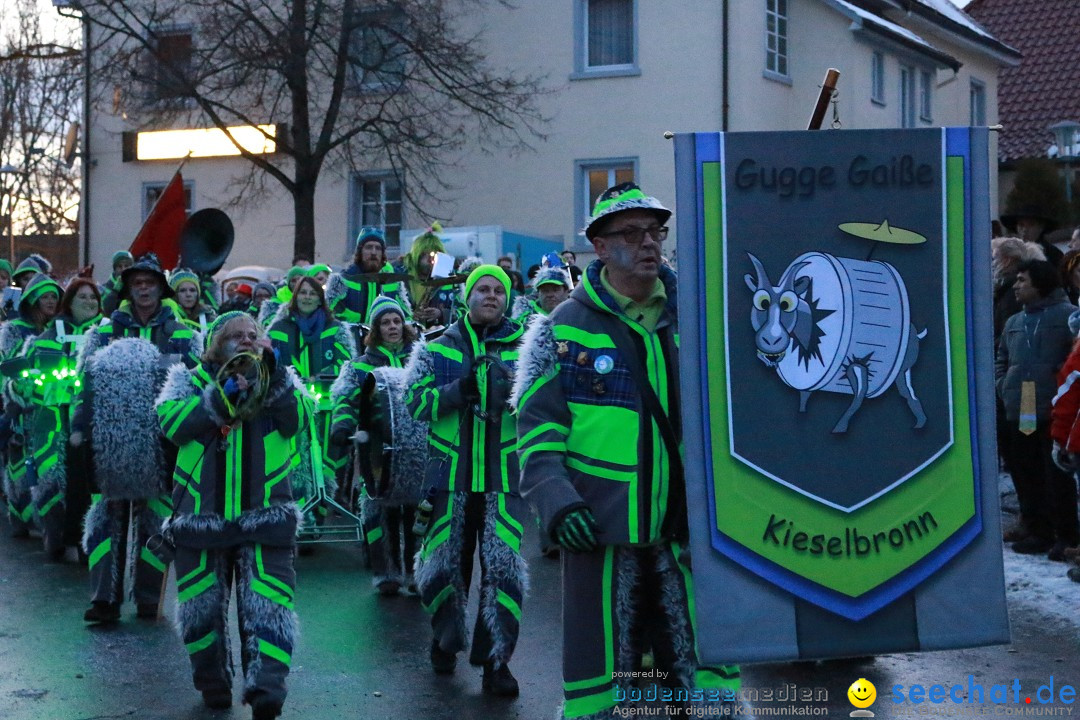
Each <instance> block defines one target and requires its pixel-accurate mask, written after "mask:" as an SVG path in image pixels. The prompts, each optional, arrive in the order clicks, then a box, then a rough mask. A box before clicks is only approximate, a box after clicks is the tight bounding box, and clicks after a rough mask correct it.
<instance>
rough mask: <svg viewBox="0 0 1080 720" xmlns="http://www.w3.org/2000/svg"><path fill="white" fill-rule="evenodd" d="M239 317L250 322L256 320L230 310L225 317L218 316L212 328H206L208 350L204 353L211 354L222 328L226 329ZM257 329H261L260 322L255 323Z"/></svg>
mask: <svg viewBox="0 0 1080 720" xmlns="http://www.w3.org/2000/svg"><path fill="white" fill-rule="evenodd" d="M238 317H246V318H247V319H248V320H251V321H252V322H255V318H253V317H251V315H249V314H247V313H246V312H243V311H241V310H230V311H229V312H227V313H224V314H223V315H218V316H217V318H215V319H214V322H212V323H210V327H208V328H206V342H205V343H204V347H205V348H206V350H205V351H204V352H209V351H210V348H211V347H213V345H214V338H215V337H216V336H217V334H218V333H219V332H221V328H223V327H225V325H226V324H227V323H228V322H229V321H231V320H235V319H236V318H238ZM255 327H259V323H258V322H255ZM260 330H261V328H260ZM204 357H205V354H204Z"/></svg>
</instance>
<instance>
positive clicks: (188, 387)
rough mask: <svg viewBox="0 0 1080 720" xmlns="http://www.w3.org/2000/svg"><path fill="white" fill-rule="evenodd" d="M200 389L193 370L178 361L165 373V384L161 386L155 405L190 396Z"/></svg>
mask: <svg viewBox="0 0 1080 720" xmlns="http://www.w3.org/2000/svg"><path fill="white" fill-rule="evenodd" d="M198 391H199V390H198V388H196V387H195V380H194V378H192V376H191V371H190V370H188V369H187V367H186V366H185V365H184V364H183V363H176V364H175V365H173V366H172V367H170V368H169V370H168V373H167V374H166V375H165V384H164V385H162V386H161V392H159V393H158V396H157V400H155V401H154V407H157V406H158V405H160V404H161V403H163V402H166V401H168V400H183V399H184V398H189V397H191V396H192V395H194V394H195V393H197V392H198Z"/></svg>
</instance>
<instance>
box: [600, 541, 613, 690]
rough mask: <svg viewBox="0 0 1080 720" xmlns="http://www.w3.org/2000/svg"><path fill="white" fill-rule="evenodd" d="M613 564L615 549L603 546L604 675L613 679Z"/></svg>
mask: <svg viewBox="0 0 1080 720" xmlns="http://www.w3.org/2000/svg"><path fill="white" fill-rule="evenodd" d="M614 564H615V547H614V546H612V545H606V546H604V576H603V581H602V584H601V585H600V594H601V596H602V597H603V611H602V612H603V616H604V674H605V675H607V677H613V675H612V673H614V672H615V633H614V630H613V629H612V626H611V619H612V616H613V615H614V608H612V607H611V596H612V595H613V594H614V593H615V588H613V587H612V567H613V566H614Z"/></svg>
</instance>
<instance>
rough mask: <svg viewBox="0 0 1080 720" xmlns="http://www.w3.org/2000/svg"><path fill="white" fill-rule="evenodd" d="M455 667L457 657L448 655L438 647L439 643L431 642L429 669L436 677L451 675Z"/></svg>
mask: <svg viewBox="0 0 1080 720" xmlns="http://www.w3.org/2000/svg"><path fill="white" fill-rule="evenodd" d="M456 665H457V655H456V654H454V653H448V652H446V651H445V650H443V649H442V648H441V647H439V641H438V640H437V639H432V641H431V669H432V670H434V671H435V674H436V675H452V674H453V673H454V667H455V666H456Z"/></svg>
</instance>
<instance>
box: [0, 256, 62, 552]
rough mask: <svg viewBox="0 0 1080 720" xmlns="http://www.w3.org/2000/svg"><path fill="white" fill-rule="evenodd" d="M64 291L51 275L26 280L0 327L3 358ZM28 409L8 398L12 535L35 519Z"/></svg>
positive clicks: (44, 319)
mask: <svg viewBox="0 0 1080 720" xmlns="http://www.w3.org/2000/svg"><path fill="white" fill-rule="evenodd" d="M62 294H63V291H62V290H61V289H60V286H59V285H57V284H56V281H55V280H53V279H52V278H51V277H49V276H48V275H45V274H43V273H35V274H34V275H33V277H31V278H30V280H29V281H28V282H27V283H26V287H25V288H24V289H23V293H22V297H21V298H20V299H19V310H18V317H16V318H14V319H13V320H9V321H8V322H6V323H4V324H3V326H2V327H0V360H8V359H11V358H14V357H16V356H17V355H18V354H19V352H20V351H21V349H22V347H23V345H24V343H25V342H26V341H27V340H29V339H31V338H34V337H36V336H38V335H40V334H41V333H42V332H43V331H44V330H45V329H46V328H47V327H48V325H49V323H50V322H51V321H52V319H53V317H54V316H55V315H56V312H57V310H58V309H59V307H60V296H61V295H62ZM14 383H17V384H19V385H21V386H25V385H26V384H27V383H29V384H31V385H32V384H33V379H32V378H30V377H28V376H27V375H26V374H25V373H24V375H23V377H21V378H18V379H16V380H15V381H14ZM12 395H13V396H27V395H29V388H22V389H18V390H15V391H14V392H13V393H12ZM25 410H26V408H24V407H22V405H21V404H20V403H17V402H14V401H8V402H7V407H5V408H4V414H5V416H6V418H7V420H8V421H9V423H10V426H11V428H12V432H11V436H10V437H11V439H10V440H9V442H8V448H7V473H5V476H4V493H5V494H6V495H7V507H8V518H9V519H10V520H11V533H12V536H13V537H26V536H27V535H28V534H29V532H30V526H31V524H32V522H33V513H34V505H33V498H32V497H31V493H30V484H31V481H32V480H34V479H35V478H34V477H33V474H32V473H31V474H29V475H28V474H27V462H26V461H27V460H28V459H30V457H31V455H29V454H28V453H27V450H28V448H27V447H26V442H25V440H24V426H25V424H26V423H27V422H28V417H27V413H26V411H25ZM31 462H32V461H31Z"/></svg>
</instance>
